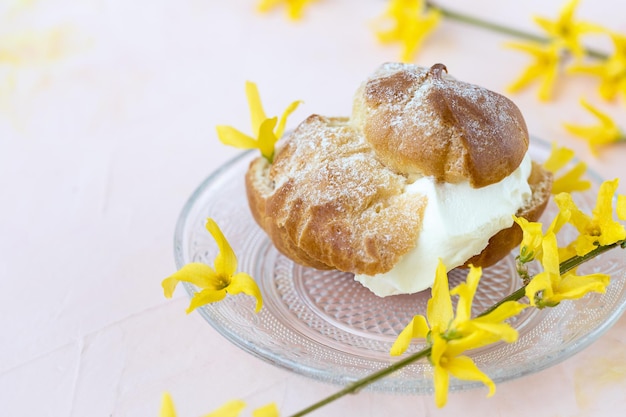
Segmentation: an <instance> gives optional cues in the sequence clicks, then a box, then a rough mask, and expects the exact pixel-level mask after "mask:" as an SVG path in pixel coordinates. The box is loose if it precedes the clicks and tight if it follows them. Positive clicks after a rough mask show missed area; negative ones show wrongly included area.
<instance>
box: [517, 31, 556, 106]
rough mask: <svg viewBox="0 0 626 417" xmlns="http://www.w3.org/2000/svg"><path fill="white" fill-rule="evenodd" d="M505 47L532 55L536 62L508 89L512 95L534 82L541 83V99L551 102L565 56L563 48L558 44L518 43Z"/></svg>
mask: <svg viewBox="0 0 626 417" xmlns="http://www.w3.org/2000/svg"><path fill="white" fill-rule="evenodd" d="M505 46H507V47H509V48H513V49H517V50H520V51H522V52H526V53H528V54H530V55H531V56H532V57H533V58H534V61H533V62H532V63H531V64H530V65H529V66H528V67H527V68H526V69H525V70H524V71H523V72H522V74H521V75H520V76H519V77H518V78H517V80H515V81H513V83H511V84H510V85H509V86H508V87H507V88H508V91H509V92H511V93H516V92H518V91H520V90H522V89H524V88H526V87H527V86H528V85H529V84H531V83H532V82H534V81H540V86H539V92H538V94H539V99H540V100H541V101H549V100H550V99H552V95H553V90H554V85H555V83H556V80H557V77H558V74H559V67H560V65H561V60H562V59H563V56H562V54H561V46H560V45H559V44H558V43H554V42H553V43H549V44H545V45H544V44H539V43H518V42H509V43H507V44H505Z"/></svg>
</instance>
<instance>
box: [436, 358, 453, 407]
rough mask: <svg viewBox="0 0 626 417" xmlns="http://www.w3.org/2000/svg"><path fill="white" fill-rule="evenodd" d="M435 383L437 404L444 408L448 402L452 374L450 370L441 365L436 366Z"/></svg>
mask: <svg viewBox="0 0 626 417" xmlns="http://www.w3.org/2000/svg"><path fill="white" fill-rule="evenodd" d="M433 385H434V386H435V404H436V405H437V407H439V408H442V407H443V406H445V405H446V403H447V402H448V389H449V388H448V387H449V385H450V376H449V375H448V371H447V370H445V369H444V368H442V367H441V366H435V372H434V375H433Z"/></svg>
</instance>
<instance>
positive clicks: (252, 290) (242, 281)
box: [162, 219, 263, 313]
mask: <svg viewBox="0 0 626 417" xmlns="http://www.w3.org/2000/svg"><path fill="white" fill-rule="evenodd" d="M206 228H207V230H208V231H209V233H211V235H212V236H213V238H214V239H215V241H216V242H217V246H218V248H219V253H218V254H217V257H216V258H215V263H214V266H215V269H213V268H212V267H210V266H209V265H206V264H203V263H200V262H192V263H189V264H187V265H185V266H183V267H182V268H181V269H180V270H179V271H178V272H176V273H174V274H173V275H172V276H170V277H168V278H166V279H164V280H163V283H162V286H163V292H164V294H165V296H166V297H167V298H170V297H171V296H172V294H173V293H174V290H175V289H176V286H177V285H178V283H179V282H180V281H184V282H189V283H191V284H193V285H195V286H197V287H199V288H201V291H200V292H198V293H196V294H195V295H194V296H193V298H192V299H191V303H190V304H189V308H188V309H187V313H190V312H192V311H193V310H194V309H196V308H198V307H200V306H203V305H205V304H209V303H213V302H216V301H220V300H222V299H224V297H226V294H227V293H229V294H238V293H244V294H247V295H250V296H253V297H254V298H256V311H257V312H259V311H260V310H261V307H262V306H263V299H262V297H261V291H260V290H259V287H258V286H257V285H256V282H254V279H252V277H251V276H250V275H248V274H246V273H245V272H239V273H237V257H236V256H235V252H233V249H232V248H231V247H230V244H229V243H228V241H227V240H226V238H225V237H224V234H223V233H222V231H221V230H220V228H219V226H218V225H217V223H215V221H214V220H213V219H208V220H207V223H206Z"/></svg>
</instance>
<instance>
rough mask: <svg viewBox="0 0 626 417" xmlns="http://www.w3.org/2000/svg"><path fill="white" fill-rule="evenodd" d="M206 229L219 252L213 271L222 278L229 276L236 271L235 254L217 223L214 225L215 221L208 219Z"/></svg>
mask: <svg viewBox="0 0 626 417" xmlns="http://www.w3.org/2000/svg"><path fill="white" fill-rule="evenodd" d="M206 229H207V230H208V231H209V233H211V235H212V236H213V239H215V242H216V243H217V247H218V248H219V252H218V254H217V256H216V258H215V271H216V272H217V273H218V274H219V275H222V276H227V277H229V276H231V275H232V274H234V273H235V272H236V271H237V257H236V256H235V252H233V249H232V248H231V247H230V243H228V240H226V237H224V234H223V233H222V231H221V230H220V228H219V226H218V225H217V223H215V220H213V219H211V218H208V219H207V222H206Z"/></svg>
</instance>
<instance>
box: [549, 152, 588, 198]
mask: <svg viewBox="0 0 626 417" xmlns="http://www.w3.org/2000/svg"><path fill="white" fill-rule="evenodd" d="M572 159H574V151H573V150H571V149H569V148H566V147H560V146H558V145H557V144H556V142H553V143H552V150H551V151H550V156H549V157H548V159H546V161H545V162H544V163H543V167H544V168H545V169H547V170H548V171H550V172H552V174H554V175H555V177H556V175H557V173H558V172H559V171H560V170H562V169H563V168H564V167H565V166H566V165H567V164H568V163H569V162H570V161H571V160H572ZM586 170H587V164H585V163H584V162H582V161H579V162H577V163H576V165H575V166H574V167H573V168H572V169H570V170H569V171H568V172H566V173H565V174H563V175H562V176H561V177H559V178H555V180H554V182H553V183H552V194H559V193H563V192H565V193H571V192H574V191H584V190H587V189H589V188H591V182H590V181H589V180H583V179H581V177H582V176H583V174H584V173H585V171H586Z"/></svg>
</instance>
